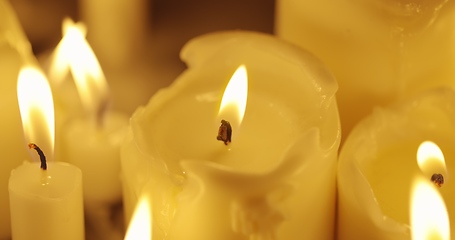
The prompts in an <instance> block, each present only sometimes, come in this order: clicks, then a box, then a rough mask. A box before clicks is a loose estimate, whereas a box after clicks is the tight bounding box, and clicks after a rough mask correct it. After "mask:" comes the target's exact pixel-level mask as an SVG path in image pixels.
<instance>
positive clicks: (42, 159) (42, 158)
mask: <svg viewBox="0 0 455 240" xmlns="http://www.w3.org/2000/svg"><path fill="white" fill-rule="evenodd" d="M28 147H29V148H30V149H32V148H33V149H35V150H36V152H37V153H38V155H39V160H40V162H41V166H40V168H41V169H43V170H47V163H46V156H45V155H44V153H43V151H42V150H41V149H40V148H39V147H38V146H37V145H36V144H34V143H29V144H28Z"/></svg>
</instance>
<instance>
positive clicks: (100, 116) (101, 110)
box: [96, 98, 109, 128]
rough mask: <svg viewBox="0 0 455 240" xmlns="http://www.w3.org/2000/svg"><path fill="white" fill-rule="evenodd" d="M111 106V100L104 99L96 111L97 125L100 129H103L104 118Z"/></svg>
mask: <svg viewBox="0 0 455 240" xmlns="http://www.w3.org/2000/svg"><path fill="white" fill-rule="evenodd" d="M108 106H109V100H108V98H106V99H104V100H103V101H101V102H100V104H99V106H98V108H97V111H96V124H97V126H98V127H100V128H101V127H102V126H103V123H104V118H105V116H106V113H107V109H108Z"/></svg>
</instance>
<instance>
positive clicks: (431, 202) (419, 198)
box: [410, 177, 450, 240]
mask: <svg viewBox="0 0 455 240" xmlns="http://www.w3.org/2000/svg"><path fill="white" fill-rule="evenodd" d="M410 214H411V216H410V225H411V236H412V239H413V240H450V224H449V216H447V208H446V205H445V203H444V200H443V199H442V196H441V194H440V193H439V192H438V190H437V189H436V187H435V186H434V184H432V183H431V182H430V181H428V178H422V177H417V178H416V180H414V186H413V188H412V190H411V204H410Z"/></svg>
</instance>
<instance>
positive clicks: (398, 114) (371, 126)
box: [338, 88, 455, 240]
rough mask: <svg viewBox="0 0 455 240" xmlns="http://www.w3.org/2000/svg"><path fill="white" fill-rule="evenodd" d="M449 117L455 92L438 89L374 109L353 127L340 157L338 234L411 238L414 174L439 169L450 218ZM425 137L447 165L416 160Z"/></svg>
mask: <svg viewBox="0 0 455 240" xmlns="http://www.w3.org/2000/svg"><path fill="white" fill-rule="evenodd" d="M454 117H455V92H453V90H451V89H444V88H441V89H435V90H432V91H429V92H426V93H422V94H420V95H418V96H417V97H415V98H412V99H409V100H407V101H406V102H402V103H397V104H395V105H393V106H390V107H388V108H378V109H376V110H375V111H374V112H373V113H372V114H371V115H369V116H368V117H367V118H365V119H363V120H362V121H361V122H360V123H359V124H358V125H357V126H356V127H355V128H354V129H353V131H352V132H351V134H350V135H349V137H348V138H347V140H346V142H345V144H344V145H343V148H342V150H341V152H340V157H339V167H338V193H339V197H338V209H339V212H338V239H340V240H350V239H372V240H374V239H378V240H379V239H381V240H391V239H397V240H398V239H400V240H403V239H410V231H409V199H411V196H410V192H411V187H412V185H413V181H412V180H413V179H414V176H415V175H416V174H417V175H423V176H424V177H425V178H426V179H427V181H430V180H431V176H432V174H434V173H441V174H444V176H445V177H446V183H444V185H443V186H442V187H441V188H440V189H439V192H440V194H441V195H442V198H443V199H444V201H445V202H446V204H447V210H448V215H449V217H450V219H451V222H455V218H454V217H455V208H454V205H453V203H455V191H454V188H453V187H452V184H453V181H452V179H450V173H451V172H453V171H454V170H455V169H454V167H455V165H454V164H453V163H454V161H453V159H455V151H454V148H453V142H454V141H455V123H454V121H453V119H454ZM427 140H430V141H432V142H434V143H436V144H437V145H438V146H439V147H440V148H441V150H442V152H443V153H444V156H445V159H446V161H447V165H445V164H439V163H437V162H432V163H431V164H419V163H418V161H417V159H416V158H417V156H418V149H419V146H420V144H421V143H422V142H425V141H427ZM438 155H441V154H438ZM435 156H437V155H435ZM420 165H421V167H420V168H419V166H420ZM445 166H447V168H446V167H445ZM454 226H455V225H453V224H452V226H451V227H450V230H451V232H454V231H455V227H454Z"/></svg>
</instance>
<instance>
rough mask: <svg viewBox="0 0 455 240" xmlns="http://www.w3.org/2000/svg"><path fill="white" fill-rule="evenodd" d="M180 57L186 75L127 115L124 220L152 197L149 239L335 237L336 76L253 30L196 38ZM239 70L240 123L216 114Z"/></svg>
mask: <svg viewBox="0 0 455 240" xmlns="http://www.w3.org/2000/svg"><path fill="white" fill-rule="evenodd" d="M181 56H182V59H184V60H185V61H186V62H187V64H188V66H189V68H188V70H186V71H185V72H184V73H183V74H182V75H181V76H180V77H179V78H178V79H177V80H176V81H175V82H174V84H173V85H172V86H171V87H169V88H167V89H164V90H161V91H160V92H159V93H157V94H156V95H155V96H154V97H153V98H152V99H151V100H150V102H149V104H148V105H147V106H145V107H140V108H139V109H137V110H136V112H135V113H134V115H133V117H132V119H131V126H130V127H131V128H130V133H129V136H128V137H127V141H126V143H125V144H124V146H123V148H122V154H121V157H122V176H123V184H124V199H125V201H124V203H125V209H126V215H127V217H130V216H131V210H132V207H133V206H134V204H135V202H136V201H137V196H139V195H140V194H141V193H142V192H145V193H148V194H149V196H151V198H152V199H151V206H152V212H153V238H154V239H164V238H170V239H185V238H186V239H188V238H191V239H215V238H216V239H251V238H259V239H260V238H264V239H273V238H275V239H296V238H298V239H330V238H332V237H333V225H334V214H335V212H334V203H335V198H334V195H335V194H334V191H335V188H334V187H335V164H336V154H337V148H338V144H339V137H340V131H339V130H340V129H339V121H338V117H337V108H336V103H335V98H334V94H335V92H336V89H337V85H336V82H335V80H334V79H333V78H332V77H331V75H330V73H329V72H328V71H327V70H326V69H325V68H324V66H323V65H322V64H321V63H320V62H319V61H318V60H317V59H316V58H314V57H313V56H312V55H311V54H309V53H307V52H305V51H302V50H299V49H298V48H296V47H294V46H292V45H289V44H287V43H285V42H282V41H280V40H278V39H276V38H274V37H272V36H268V35H265V34H260V33H254V32H242V31H234V32H220V33H213V34H208V35H205V36H201V37H199V38H196V39H194V40H192V41H190V42H189V43H188V44H187V45H186V46H185V47H184V49H183V50H182V52H181ZM241 65H244V67H245V68H246V72H247V73H246V74H245V73H244V74H241V76H242V78H247V81H248V90H247V91H248V97H247V99H248V100H247V103H246V110H245V113H244V118H243V120H239V119H237V117H232V116H233V115H231V113H225V112H224V111H221V113H220V116H218V117H217V115H218V111H219V109H220V103H221V101H222V96H223V91H224V89H225V88H226V86H227V84H228V82H229V79H230V78H231V76H232V80H231V81H235V80H234V79H235V78H237V77H238V76H237V75H238V74H237V73H236V74H234V76H233V73H234V72H235V71H236V69H237V68H238V67H239V66H241ZM239 71H240V72H244V71H241V70H239ZM240 85H242V86H244V84H240ZM228 88H229V87H228ZM226 91H228V89H226ZM243 91H244V90H241V89H236V88H235V89H234V92H233V94H234V95H239V92H243ZM225 96H226V94H225ZM223 99H224V97H223ZM231 107H232V106H231ZM239 114H240V112H239ZM240 115H241V114H240ZM240 115H239V116H240ZM219 117H223V118H225V120H228V121H230V122H231V123H232V124H231V125H232V126H231V127H232V142H231V143H227V142H228V141H226V144H227V145H226V144H225V143H223V142H220V141H217V139H216V136H217V134H219V132H218V130H219V127H220V121H219ZM220 134H221V135H222V136H224V130H223V128H222V129H221V131H220ZM221 139H224V137H221ZM309 215H311V216H312V217H311V219H310V218H308V216H309Z"/></svg>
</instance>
